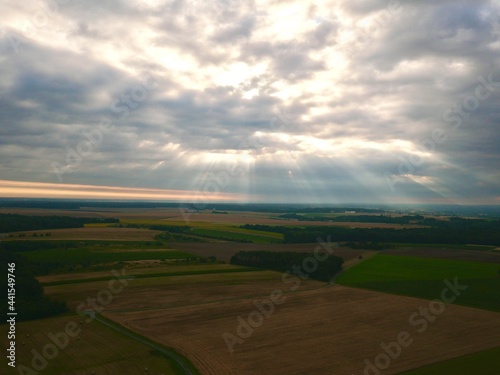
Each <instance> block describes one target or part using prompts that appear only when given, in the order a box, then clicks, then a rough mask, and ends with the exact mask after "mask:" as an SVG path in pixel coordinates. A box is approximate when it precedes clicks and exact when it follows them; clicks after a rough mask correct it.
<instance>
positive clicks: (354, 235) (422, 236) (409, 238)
mask: <svg viewBox="0 0 500 375" xmlns="http://www.w3.org/2000/svg"><path fill="white" fill-rule="evenodd" d="M420 224H423V225H428V226H429V228H403V229H392V228H347V227H336V226H328V227H325V226H322V227H319V226H310V227H305V228H303V227H302V228H301V227H294V228H291V227H284V226H271V225H252V224H246V225H242V226H241V227H242V228H245V229H253V230H260V231H268V232H276V233H283V242H284V243H311V242H316V241H317V238H318V237H321V238H326V237H327V236H328V235H331V236H332V238H333V240H334V241H337V242H338V241H348V242H372V243H373V242H378V243H391V242H396V243H397V242H403V243H404V242H407V243H439V244H445V243H446V244H478V245H493V246H500V220H481V219H463V218H450V220H438V219H434V218H424V219H422V220H421V222H420Z"/></svg>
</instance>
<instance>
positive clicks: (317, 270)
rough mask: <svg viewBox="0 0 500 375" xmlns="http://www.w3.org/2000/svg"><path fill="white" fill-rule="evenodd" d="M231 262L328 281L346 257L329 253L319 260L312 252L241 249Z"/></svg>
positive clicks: (338, 269) (339, 268) (340, 267)
mask: <svg viewBox="0 0 500 375" xmlns="http://www.w3.org/2000/svg"><path fill="white" fill-rule="evenodd" d="M325 255H326V253H325ZM309 258H312V259H313V260H314V261H313V262H312V263H311V262H308V259H309ZM230 263H231V264H235V265H239V266H249V267H257V268H265V269H270V270H273V271H279V272H287V273H290V274H294V275H297V276H301V277H302V276H303V275H304V273H305V274H307V275H308V277H309V278H311V279H314V280H320V281H326V282H328V281H330V280H331V278H332V277H333V275H335V274H336V273H338V272H339V271H340V270H341V269H342V264H343V263H344V259H342V258H340V257H338V256H333V255H329V256H328V257H327V258H326V259H325V260H322V261H317V260H315V259H314V258H313V257H312V254H311V253H298V252H293V251H240V252H238V253H236V254H234V255H233V256H232V257H231V261H230ZM306 267H307V268H306Z"/></svg>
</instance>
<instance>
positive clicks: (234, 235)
mask: <svg viewBox="0 0 500 375" xmlns="http://www.w3.org/2000/svg"><path fill="white" fill-rule="evenodd" d="M189 233H191V234H194V235H197V236H201V237H207V238H214V239H222V240H231V241H236V242H237V241H252V242H253V243H282V242H283V240H282V237H283V236H282V235H281V234H279V233H271V232H259V231H251V230H245V229H241V228H224V229H221V230H219V229H205V228H193V229H192V230H191V231H190V232H189ZM259 233H265V234H259Z"/></svg>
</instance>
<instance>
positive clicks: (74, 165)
mask: <svg viewBox="0 0 500 375" xmlns="http://www.w3.org/2000/svg"><path fill="white" fill-rule="evenodd" d="M0 14H2V17H1V20H0V73H1V79H0V197H50V198H54V197H56V198H57V197H59V198H103V199H113V198H114V199H155V200H161V199H165V200H182V201H185V202H192V203H195V204H197V205H198V206H199V207H200V208H201V207H203V205H204V204H208V203H209V202H213V201H228V202H229V201H231V202H271V203H314V204H329V203H331V204H342V203H381V204H390V203H412V204H415V203H426V204H429V203H434V204H439V203H445V204H500V168H499V167H500V157H499V156H500V150H499V143H500V142H499V125H500V105H498V104H499V99H500V70H499V67H500V65H499V63H500V38H499V37H500V0H491V1H484V0H474V1H460V0H453V1H452V0H450V1H446V0H443V1H427V0H422V1H409V0H401V1H400V0H384V1H382V0H345V1H341V0H337V1H328V0H325V1H319V0H318V1H283V0H275V1H272V0H269V1H267V0H248V1H243V0H211V1H205V0H135V1H125V0H122V1H118V0H106V1H92V0H91V1H89V0H87V1H81V0H50V1H48V0H43V1H40V0H36V1H35V0H33V1H32V0H26V1H22V2H19V1H14V0H3V1H2V2H1V3H0Z"/></svg>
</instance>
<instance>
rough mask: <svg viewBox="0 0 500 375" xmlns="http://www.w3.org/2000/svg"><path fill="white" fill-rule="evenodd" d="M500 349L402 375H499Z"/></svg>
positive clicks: (455, 359) (439, 363) (451, 360)
mask: <svg viewBox="0 0 500 375" xmlns="http://www.w3.org/2000/svg"><path fill="white" fill-rule="evenodd" d="M499 358H500V347H498V348H493V349H489V350H484V351H481V352H478V353H473V354H469V355H464V356H462V357H458V358H453V359H450V360H448V361H443V362H438V363H435V364H433V365H429V366H425V367H421V368H418V369H415V370H412V371H407V372H404V373H401V374H400V375H471V374H481V375H498V369H499V364H500V360H499Z"/></svg>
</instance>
